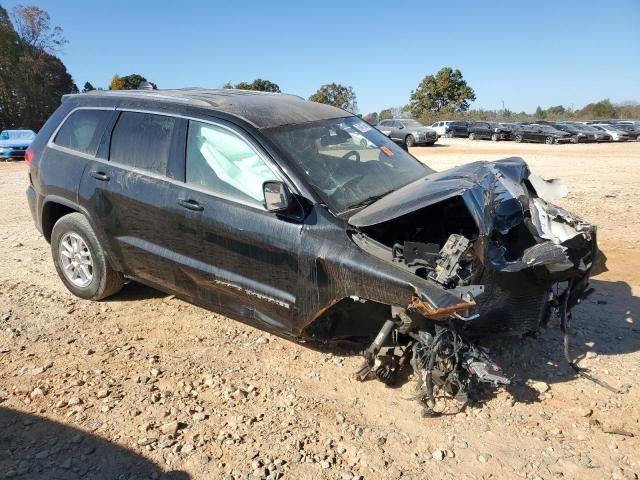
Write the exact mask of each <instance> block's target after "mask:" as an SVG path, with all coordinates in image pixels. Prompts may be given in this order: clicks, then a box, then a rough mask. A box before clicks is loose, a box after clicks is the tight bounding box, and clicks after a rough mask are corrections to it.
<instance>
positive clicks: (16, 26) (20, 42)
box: [0, 5, 78, 130]
mask: <svg viewBox="0 0 640 480" xmlns="http://www.w3.org/2000/svg"><path fill="white" fill-rule="evenodd" d="M64 44H65V40H64V37H63V36H62V29H61V28H59V27H54V26H52V25H51V21H50V18H49V14H48V13H47V12H45V11H44V10H42V9H40V8H38V7H30V6H27V7H25V6H23V5H18V6H17V7H15V8H14V9H13V10H12V16H11V19H10V18H9V16H8V15H7V11H6V10H5V9H4V8H2V7H0V100H1V104H0V126H1V127H3V128H6V127H14V128H24V127H27V128H32V129H35V130H38V129H40V127H41V126H42V125H43V124H44V122H45V121H46V120H47V118H48V117H49V116H50V115H51V114H52V113H53V111H54V110H55V109H56V108H57V107H58V106H59V105H60V101H61V98H62V96H63V95H65V94H67V93H73V92H77V91H78V89H77V87H76V86H75V84H74V83H73V79H72V78H71V75H69V73H68V72H67V69H66V67H65V66H64V64H63V63H62V61H61V60H60V59H59V58H58V57H57V56H56V55H55V52H56V51H57V50H58V49H59V48H60V47H61V46H62V45H64Z"/></svg>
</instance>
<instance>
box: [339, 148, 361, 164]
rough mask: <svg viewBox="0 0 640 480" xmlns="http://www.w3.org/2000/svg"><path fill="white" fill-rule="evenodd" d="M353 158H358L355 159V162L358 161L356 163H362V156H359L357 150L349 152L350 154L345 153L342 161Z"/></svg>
mask: <svg viewBox="0 0 640 480" xmlns="http://www.w3.org/2000/svg"><path fill="white" fill-rule="evenodd" d="M352 156H355V157H356V158H355V161H356V162H359V161H360V154H359V153H358V152H356V151H355V150H351V151H349V152H347V153H345V154H344V155H343V156H342V160H347V159H348V158H349V157H352Z"/></svg>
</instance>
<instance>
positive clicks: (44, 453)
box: [35, 450, 49, 460]
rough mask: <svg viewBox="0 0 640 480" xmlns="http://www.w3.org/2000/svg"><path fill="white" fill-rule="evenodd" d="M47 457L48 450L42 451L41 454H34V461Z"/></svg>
mask: <svg viewBox="0 0 640 480" xmlns="http://www.w3.org/2000/svg"><path fill="white" fill-rule="evenodd" d="M48 456H49V450H42V451H41V452H38V453H36V456H35V458H36V460H44V459H45V458H47V457H48Z"/></svg>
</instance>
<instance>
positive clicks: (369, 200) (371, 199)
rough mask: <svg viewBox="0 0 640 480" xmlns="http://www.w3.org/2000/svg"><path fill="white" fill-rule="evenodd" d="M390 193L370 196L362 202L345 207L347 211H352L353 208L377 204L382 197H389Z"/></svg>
mask: <svg viewBox="0 0 640 480" xmlns="http://www.w3.org/2000/svg"><path fill="white" fill-rule="evenodd" d="M392 191H393V190H391V192H392ZM391 192H387V193H383V194H382V195H372V196H371V197H367V198H365V199H364V200H361V201H359V202H357V203H353V204H351V205H347V210H353V209H354V208H360V207H366V206H368V205H371V204H372V203H373V202H377V201H378V200H380V199H381V198H382V197H385V196H387V195H389V194H390V193H391Z"/></svg>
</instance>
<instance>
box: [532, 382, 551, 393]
mask: <svg viewBox="0 0 640 480" xmlns="http://www.w3.org/2000/svg"><path fill="white" fill-rule="evenodd" d="M531 388H533V389H534V390H535V391H536V392H538V393H545V392H548V391H549V389H550V388H551V387H549V384H548V383H547V382H531Z"/></svg>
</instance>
